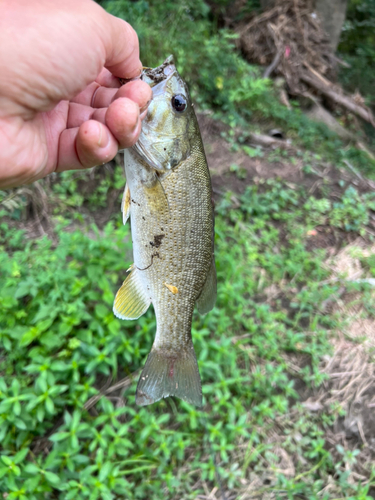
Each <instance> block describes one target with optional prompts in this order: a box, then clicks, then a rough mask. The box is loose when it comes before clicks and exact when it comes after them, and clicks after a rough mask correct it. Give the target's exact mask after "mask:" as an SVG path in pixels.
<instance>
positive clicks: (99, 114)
mask: <svg viewBox="0 0 375 500" xmlns="http://www.w3.org/2000/svg"><path fill="white" fill-rule="evenodd" d="M106 112H107V108H99V109H93V108H92V107H91V106H85V105H83V104H77V103H75V102H71V103H69V112H68V119H67V124H66V127H67V128H74V127H80V126H81V125H82V123H83V122H86V121H87V120H96V121H98V122H100V123H103V124H105V114H106Z"/></svg>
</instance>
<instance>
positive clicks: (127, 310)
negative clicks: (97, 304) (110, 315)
mask: <svg viewBox="0 0 375 500" xmlns="http://www.w3.org/2000/svg"><path fill="white" fill-rule="evenodd" d="M150 304H151V300H150V297H149V296H148V295H147V293H146V292H145V290H144V288H143V285H142V283H141V281H140V279H139V271H138V269H137V268H136V267H132V271H131V273H130V274H129V276H128V277H127V278H126V280H125V281H124V283H123V284H122V287H121V288H120V289H119V291H118V292H117V294H116V297H115V302H114V304H113V312H114V313H115V316H117V317H118V318H120V319H137V318H139V317H140V316H142V314H144V313H145V312H146V311H147V309H148V308H149V305H150Z"/></svg>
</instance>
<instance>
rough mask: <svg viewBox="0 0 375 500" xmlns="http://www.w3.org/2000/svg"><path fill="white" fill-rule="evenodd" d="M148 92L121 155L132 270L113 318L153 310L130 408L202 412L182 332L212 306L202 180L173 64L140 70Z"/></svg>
mask: <svg viewBox="0 0 375 500" xmlns="http://www.w3.org/2000/svg"><path fill="white" fill-rule="evenodd" d="M141 78H142V79H143V80H144V81H146V82H147V83H148V84H149V85H150V86H151V87H152V91H153V99H152V101H151V103H150V105H149V108H148V113H147V116H146V117H145V119H144V120H143V125H142V131H141V135H140V137H139V139H138V142H137V143H136V144H135V145H134V146H133V147H132V148H130V149H127V150H125V175H126V180H127V184H126V187H125V191H124V196H123V202H122V212H123V221H124V224H125V223H126V221H127V219H128V217H129V215H130V219H131V233H132V242H133V254H134V264H133V265H132V266H131V268H130V269H129V270H130V271H131V272H130V274H129V275H128V277H127V278H126V280H125V281H124V283H123V285H122V287H121V288H120V289H119V291H118V292H117V295H116V298H115V302H114V307H113V310H114V313H115V315H116V316H117V317H118V318H121V319H137V318H139V317H140V316H142V314H144V313H145V312H146V311H147V309H148V307H149V305H150V304H151V303H152V304H153V307H154V310H155V315H156V321H157V329H156V336H155V340H154V344H153V346H152V349H151V352H150V354H149V355H148V358H147V361H146V364H145V366H144V368H143V371H142V374H141V376H140V379H139V381H138V386H137V392H136V403H137V404H139V405H141V406H145V405H148V404H151V403H154V402H155V401H158V400H159V399H161V398H166V397H168V396H176V397H178V398H181V399H183V400H185V401H187V402H189V403H192V404H194V405H196V406H201V405H202V389H201V382H200V376H199V371H198V365H197V360H196V356H195V352H194V347H193V342H192V335H191V324H192V317H193V310H194V305H195V304H197V308H198V311H199V312H200V313H201V314H205V313H207V312H208V311H210V310H211V309H212V308H213V306H214V304H215V301H216V269H215V260H214V213H213V206H212V201H211V194H212V188H211V179H210V174H209V170H208V166H207V162H206V157H205V153H204V149H203V144H202V139H201V135H200V131H199V126H198V123H197V119H196V116H195V113H194V110H193V105H192V103H191V99H190V95H189V92H188V89H187V86H186V84H185V83H184V81H183V80H182V79H181V77H180V75H179V74H178V72H177V70H176V68H175V66H174V63H173V58H172V57H169V58H168V59H167V60H166V61H165V62H164V63H163V64H162V65H161V66H159V67H157V68H154V69H150V68H147V69H145V70H144V71H143V73H142V76H141Z"/></svg>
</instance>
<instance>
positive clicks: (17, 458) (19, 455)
mask: <svg viewBox="0 0 375 500" xmlns="http://www.w3.org/2000/svg"><path fill="white" fill-rule="evenodd" d="M28 453H29V448H24V449H23V450H20V451H19V452H18V453H16V454H15V456H14V459H13V461H14V463H16V464H19V463H20V462H22V460H23V459H24V458H25V457H26V456H27V454H28Z"/></svg>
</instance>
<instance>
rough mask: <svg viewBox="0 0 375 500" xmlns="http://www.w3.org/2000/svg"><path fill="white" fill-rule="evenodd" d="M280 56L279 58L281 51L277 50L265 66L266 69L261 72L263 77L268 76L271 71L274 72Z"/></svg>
mask: <svg viewBox="0 0 375 500" xmlns="http://www.w3.org/2000/svg"><path fill="white" fill-rule="evenodd" d="M280 58H281V52H280V51H279V52H277V53H276V55H275V57H274V59H273V61H272V62H271V64H270V65H269V66H268V67H267V68H266V71H265V72H264V73H263V78H269V77H270V76H271V75H272V73H273V72H274V70H275V69H276V68H277V66H278V65H279V62H280Z"/></svg>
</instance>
